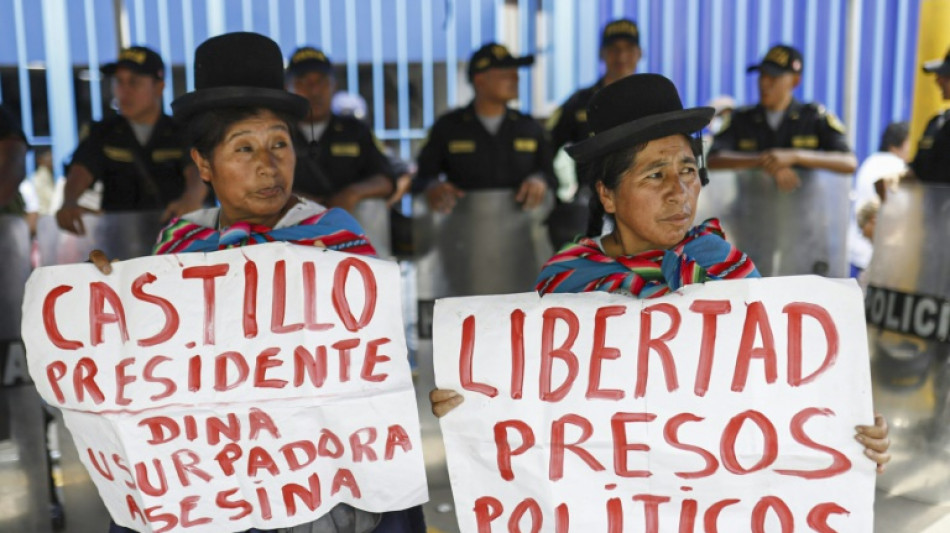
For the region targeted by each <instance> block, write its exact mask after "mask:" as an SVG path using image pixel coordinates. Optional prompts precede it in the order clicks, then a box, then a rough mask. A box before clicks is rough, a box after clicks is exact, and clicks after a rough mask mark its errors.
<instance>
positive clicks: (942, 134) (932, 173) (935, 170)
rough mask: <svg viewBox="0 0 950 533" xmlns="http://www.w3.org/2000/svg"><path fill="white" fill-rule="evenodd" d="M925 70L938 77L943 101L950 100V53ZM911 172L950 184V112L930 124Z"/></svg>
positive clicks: (925, 178)
mask: <svg viewBox="0 0 950 533" xmlns="http://www.w3.org/2000/svg"><path fill="white" fill-rule="evenodd" d="M923 68H924V72H927V73H930V74H936V81H937V86H938V87H940V93H941V95H942V96H943V99H944V100H950V50H948V51H947V55H946V57H944V58H943V59H935V60H933V61H928V62H926V63H924V67H923ZM911 169H912V170H913V171H914V174H915V175H916V176H917V177H918V178H919V179H920V180H921V181H928V182H936V183H950V109H948V110H945V111H943V112H941V113H938V114H937V116H935V117H934V118H932V119H931V120H930V122H928V123H927V128H926V129H925V130H924V135H923V137H921V138H920V142H919V143H918V144H917V155H916V156H914V162H913V163H911Z"/></svg>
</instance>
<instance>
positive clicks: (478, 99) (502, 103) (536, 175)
mask: <svg viewBox="0 0 950 533" xmlns="http://www.w3.org/2000/svg"><path fill="white" fill-rule="evenodd" d="M533 63H534V56H525V57H514V56H512V55H511V53H510V52H509V51H508V49H507V48H505V47H504V46H502V45H500V44H495V43H489V44H486V45H485V46H483V47H481V48H479V49H478V50H477V51H476V52H475V53H474V54H472V57H471V59H470V60H469V64H468V79H469V82H470V83H471V84H472V87H473V88H474V90H475V98H474V99H473V100H472V102H471V103H470V104H469V105H468V106H466V107H463V108H460V109H456V110H454V111H450V112H448V113H446V114H444V115H442V116H441V117H439V119H438V120H436V122H435V124H433V125H432V128H431V129H430V130H429V136H428V139H427V140H426V142H425V145H424V146H423V147H422V151H421V152H420V153H419V157H418V167H419V169H418V173H417V183H416V188H417V189H424V190H425V192H426V198H427V200H428V202H429V205H430V207H432V208H433V209H436V210H439V211H442V212H449V211H451V210H452V208H453V207H454V206H455V202H456V200H457V199H458V198H459V197H461V196H463V195H464V194H465V193H464V191H466V190H476V189H505V188H509V189H513V190H514V191H516V193H515V199H516V200H517V201H518V202H520V203H522V204H523V206H524V207H525V209H531V208H534V207H537V206H539V205H540V204H541V203H542V201H543V199H544V196H545V194H546V193H547V191H548V190H549V189H551V188H552V187H554V185H555V180H554V170H553V167H552V153H551V145H550V142H549V141H548V139H547V135H546V133H545V131H544V129H543V128H542V127H541V126H540V125H539V124H538V123H537V122H535V120H534V119H533V118H531V116H529V115H525V114H523V113H521V112H519V111H516V110H514V109H510V108H509V107H508V102H510V101H511V100H514V99H515V98H517V97H518V70H517V69H518V67H522V66H527V65H531V64H533ZM440 174H443V175H444V176H445V178H446V180H445V181H439V179H438V178H439V175H440Z"/></svg>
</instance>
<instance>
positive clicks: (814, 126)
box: [708, 45, 857, 190]
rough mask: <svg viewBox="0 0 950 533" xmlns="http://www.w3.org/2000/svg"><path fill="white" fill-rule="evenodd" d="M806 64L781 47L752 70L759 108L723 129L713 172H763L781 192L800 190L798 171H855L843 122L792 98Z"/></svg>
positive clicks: (743, 111) (737, 114)
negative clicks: (754, 74)
mask: <svg viewBox="0 0 950 533" xmlns="http://www.w3.org/2000/svg"><path fill="white" fill-rule="evenodd" d="M802 64H803V60H802V55H801V53H800V52H799V51H798V50H796V49H795V48H792V47H791V46H786V45H777V46H773V47H772V48H771V49H770V50H769V51H768V53H767V54H766V55H765V58H763V59H762V62H761V63H758V64H755V65H751V66H750V67H749V68H748V72H758V73H759V103H758V104H756V105H754V106H747V107H742V108H739V109H737V110H735V111H734V112H733V113H732V117H731V119H730V120H729V122H728V123H726V124H723V126H722V128H721V129H720V131H719V133H718V134H717V135H716V137H715V139H714V141H713V145H712V148H711V149H710V155H709V160H708V166H709V168H762V169H763V170H765V171H766V172H768V173H769V174H771V175H772V176H773V177H774V178H775V181H776V184H777V185H778V187H779V188H780V189H781V190H792V189H795V188H797V187H798V186H799V184H800V182H799V178H798V175H797V174H796V173H795V171H794V170H793V167H796V166H798V167H806V168H822V169H826V170H831V171H833V172H839V173H842V174H850V173H852V172H854V169H855V168H856V167H857V159H856V158H855V156H854V153H852V152H851V148H850V147H849V146H848V143H847V140H846V138H845V129H844V125H843V124H842V123H841V121H840V120H838V118H837V117H835V115H834V113H832V112H831V111H829V110H827V109H825V108H824V106H822V105H821V104H817V103H802V102H799V101H798V100H796V99H795V98H794V97H793V96H792V91H794V90H795V88H796V87H798V84H799V83H801V75H802Z"/></svg>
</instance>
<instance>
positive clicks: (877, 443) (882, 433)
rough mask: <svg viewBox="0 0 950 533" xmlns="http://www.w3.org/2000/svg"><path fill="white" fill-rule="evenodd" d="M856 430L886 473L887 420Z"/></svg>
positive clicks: (866, 452) (866, 451)
mask: <svg viewBox="0 0 950 533" xmlns="http://www.w3.org/2000/svg"><path fill="white" fill-rule="evenodd" d="M433 410H435V407H434V406H433ZM855 429H856V430H857V432H858V433H857V435H855V436H854V438H855V440H857V441H858V442H860V443H861V444H863V445H864V455H867V456H868V457H870V458H871V460H872V461H874V462H875V463H877V473H878V474H880V473H881V472H883V471H884V465H886V464H887V463H888V462H890V460H891V454H889V453H887V449H888V448H890V447H891V439H889V438H888V437H887V433H888V430H887V420H884V416H883V415H881V414H875V415H874V425H873V426H858V427H856V428H855Z"/></svg>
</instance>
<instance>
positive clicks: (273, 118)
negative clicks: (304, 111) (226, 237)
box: [191, 110, 296, 227]
mask: <svg viewBox="0 0 950 533" xmlns="http://www.w3.org/2000/svg"><path fill="white" fill-rule="evenodd" d="M191 157H192V159H194V160H195V164H197V166H198V172H199V174H200V175H201V179H202V180H204V181H206V182H208V183H210V184H211V185H212V187H214V192H215V194H216V195H217V197H218V201H220V202H221V219H220V224H221V226H230V225H231V224H234V223H235V222H251V223H254V224H263V225H265V226H271V227H273V226H274V224H276V223H277V222H278V221H279V220H280V218H281V217H282V216H283V214H284V212H285V207H288V206H289V202H290V200H291V198H292V195H291V188H292V187H293V182H294V163H295V162H296V157H295V155H294V147H293V143H292V142H291V137H290V131H289V130H288V129H287V124H286V123H285V122H284V121H283V120H281V119H280V118H278V117H277V115H275V114H274V113H272V112H270V111H266V110H265V111H261V112H259V113H258V114H256V115H254V116H251V117H248V118H246V119H243V120H240V121H238V122H235V123H234V124H232V125H231V127H230V128H228V130H227V132H226V133H225V134H224V140H222V141H221V143H220V144H218V145H217V146H215V147H214V151H213V152H212V154H211V159H210V160H208V159H205V158H203V157H202V156H201V154H199V153H198V152H197V151H196V150H192V151H191Z"/></svg>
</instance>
